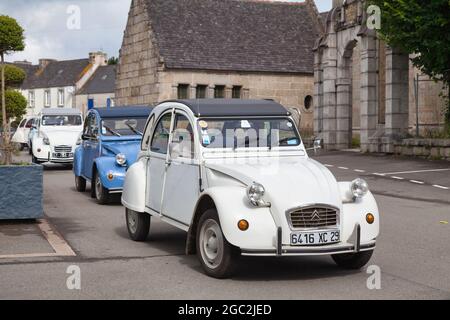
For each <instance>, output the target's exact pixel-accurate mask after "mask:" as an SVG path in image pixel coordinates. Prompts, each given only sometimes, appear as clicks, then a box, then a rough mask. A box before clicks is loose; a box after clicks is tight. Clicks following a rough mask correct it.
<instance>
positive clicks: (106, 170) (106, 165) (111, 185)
mask: <svg viewBox="0 0 450 320" xmlns="http://www.w3.org/2000/svg"><path fill="white" fill-rule="evenodd" d="M94 163H95V167H96V169H97V174H98V175H99V177H100V179H101V181H102V184H103V186H104V187H105V188H106V189H108V190H111V189H122V188H123V183H124V180H125V175H126V173H127V171H126V167H122V166H119V165H118V164H117V163H116V159H115V158H114V157H100V158H97V159H95V161H94ZM110 173H111V174H112V175H113V178H112V179H111V180H110V179H109V178H108V174H110Z"/></svg>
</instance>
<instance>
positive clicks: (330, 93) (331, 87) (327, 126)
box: [322, 33, 337, 150]
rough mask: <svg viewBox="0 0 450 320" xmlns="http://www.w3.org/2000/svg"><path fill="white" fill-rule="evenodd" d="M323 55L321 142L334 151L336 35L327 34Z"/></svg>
mask: <svg viewBox="0 0 450 320" xmlns="http://www.w3.org/2000/svg"><path fill="white" fill-rule="evenodd" d="M327 45H328V47H326V48H324V54H323V63H322V65H323V140H324V144H325V148H326V149H328V150H334V149H336V79H337V49H336V33H329V34H328V39H327Z"/></svg>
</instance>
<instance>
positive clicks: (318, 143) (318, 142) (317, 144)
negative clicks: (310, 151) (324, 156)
mask: <svg viewBox="0 0 450 320" xmlns="http://www.w3.org/2000/svg"><path fill="white" fill-rule="evenodd" d="M322 145H323V140H322V139H314V149H322Z"/></svg>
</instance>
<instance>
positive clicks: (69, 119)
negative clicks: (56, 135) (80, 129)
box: [41, 115, 82, 126]
mask: <svg viewBox="0 0 450 320" xmlns="http://www.w3.org/2000/svg"><path fill="white" fill-rule="evenodd" d="M41 123H42V125H43V126H81V124H82V120H81V116H77V115H76V116H65V115H59V116H42V122H41Z"/></svg>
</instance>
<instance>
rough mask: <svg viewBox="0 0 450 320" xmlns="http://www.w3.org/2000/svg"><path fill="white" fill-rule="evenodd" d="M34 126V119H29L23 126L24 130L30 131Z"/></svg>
mask: <svg viewBox="0 0 450 320" xmlns="http://www.w3.org/2000/svg"><path fill="white" fill-rule="evenodd" d="M33 124H34V119H30V120H28V121H27V123H26V124H25V128H27V129H31V128H32V127H33Z"/></svg>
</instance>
